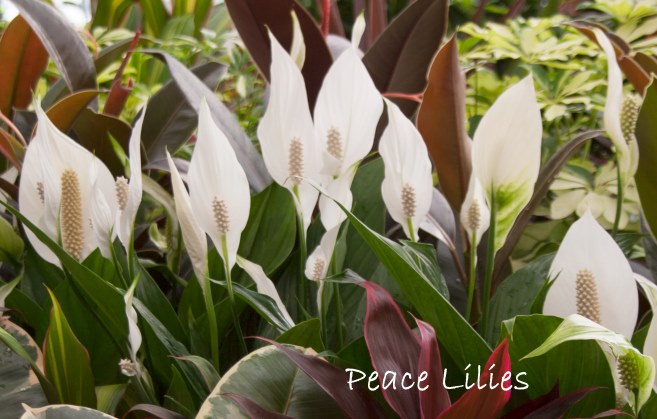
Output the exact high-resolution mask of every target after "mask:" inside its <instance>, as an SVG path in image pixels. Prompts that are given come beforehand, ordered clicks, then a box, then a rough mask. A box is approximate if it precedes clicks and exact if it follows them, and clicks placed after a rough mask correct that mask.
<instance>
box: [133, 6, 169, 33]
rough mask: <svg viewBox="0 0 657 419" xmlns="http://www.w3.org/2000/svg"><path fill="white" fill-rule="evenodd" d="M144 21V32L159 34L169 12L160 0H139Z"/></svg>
mask: <svg viewBox="0 0 657 419" xmlns="http://www.w3.org/2000/svg"><path fill="white" fill-rule="evenodd" d="M139 3H140V4H141V8H142V11H143V13H144V22H145V23H146V33H148V34H150V35H155V36H159V35H160V34H161V32H162V29H163V28H164V25H166V23H167V20H168V18H169V13H168V12H167V9H166V8H165V7H164V3H162V0H140V1H139Z"/></svg>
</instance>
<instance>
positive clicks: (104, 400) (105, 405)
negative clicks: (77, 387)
mask: <svg viewBox="0 0 657 419" xmlns="http://www.w3.org/2000/svg"><path fill="white" fill-rule="evenodd" d="M127 387H128V385H127V384H110V385H106V386H99V387H96V399H97V400H98V406H97V408H98V410H100V411H101V412H105V413H107V414H109V415H113V414H114V412H115V411H116V408H117V407H118V405H119V403H120V402H121V399H123V395H124V394H125V391H126V388H127Z"/></svg>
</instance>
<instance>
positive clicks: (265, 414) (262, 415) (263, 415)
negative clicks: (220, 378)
mask: <svg viewBox="0 0 657 419" xmlns="http://www.w3.org/2000/svg"><path fill="white" fill-rule="evenodd" d="M222 396H223V397H228V398H229V399H231V400H232V401H234V402H235V403H237V405H238V406H239V407H240V409H242V411H243V412H244V413H246V414H247V415H249V417H252V418H259V419H288V418H291V416H288V415H284V414H282V413H276V412H270V411H269V410H267V409H265V408H264V407H262V406H260V405H259V404H258V403H256V402H254V401H253V400H251V399H249V398H248V397H245V396H242V395H241V394H237V393H226V394H222Z"/></svg>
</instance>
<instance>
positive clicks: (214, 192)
mask: <svg viewBox="0 0 657 419" xmlns="http://www.w3.org/2000/svg"><path fill="white" fill-rule="evenodd" d="M187 177H188V183H189V195H190V202H191V207H192V208H194V214H195V215H196V218H197V220H198V224H199V226H200V227H201V229H202V230H203V231H204V232H205V233H206V234H207V235H208V236H210V239H211V240H212V242H213V243H214V245H215V247H216V248H217V250H218V252H219V254H220V255H221V257H222V259H223V260H224V263H225V264H226V269H227V270H228V271H230V270H231V269H232V267H233V266H234V265H235V260H236V257H237V248H238V247H239V242H240V236H241V234H242V230H244V227H245V226H246V221H247V219H248V218H249V209H250V207H251V193H250V190H249V183H248V181H247V178H246V174H245V173H244V169H243V168H242V166H241V165H240V164H239V162H238V161H237V157H236V156H235V152H234V151H233V148H232V147H231V145H230V143H229V142H228V139H227V138H226V136H225V135H224V133H223V132H222V131H221V130H220V129H219V127H217V125H215V123H214V122H213V121H212V115H211V114H210V108H209V107H208V104H207V102H206V101H205V99H203V100H202V101H201V105H200V109H199V127H198V135H197V140H196V145H195V147H194V153H193V154H192V159H191V161H190V163H189V173H188V174H187Z"/></svg>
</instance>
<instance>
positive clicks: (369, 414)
mask: <svg viewBox="0 0 657 419" xmlns="http://www.w3.org/2000/svg"><path fill="white" fill-rule="evenodd" d="M258 339H261V340H263V341H265V342H267V343H269V344H271V345H274V346H276V347H277V348H278V349H279V350H280V351H281V352H283V353H284V354H285V355H287V357H288V358H290V360H291V361H292V362H294V364H295V365H296V366H298V367H299V368H300V369H301V370H302V371H303V372H305V373H306V374H307V375H308V377H310V378H311V379H312V380H313V381H315V382H316V383H317V384H318V385H319V386H320V387H321V388H322V389H324V391H325V392H326V393H327V394H328V395H329V396H331V397H332V398H333V400H335V402H336V403H337V404H338V406H340V408H341V409H342V410H343V411H344V412H345V414H347V415H348V416H349V417H351V418H378V417H381V415H382V411H381V407H380V406H379V405H378V404H377V402H376V400H375V399H374V398H373V397H372V395H371V394H370V393H369V392H368V391H367V390H366V389H364V388H363V387H361V386H360V385H358V384H357V383H356V384H355V385H354V386H353V390H351V389H350V388H349V385H348V381H349V376H348V374H347V373H346V372H345V371H344V370H341V369H340V368H337V367H335V366H333V365H331V364H329V363H328V362H326V361H323V360H322V359H321V358H318V357H315V356H310V355H305V354H301V353H299V352H296V351H293V350H291V349H289V348H287V347H285V346H284V345H282V344H280V343H278V342H275V341H273V340H270V339H266V338H262V337H259V338H258Z"/></svg>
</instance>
